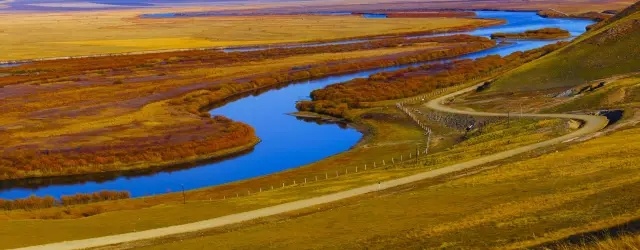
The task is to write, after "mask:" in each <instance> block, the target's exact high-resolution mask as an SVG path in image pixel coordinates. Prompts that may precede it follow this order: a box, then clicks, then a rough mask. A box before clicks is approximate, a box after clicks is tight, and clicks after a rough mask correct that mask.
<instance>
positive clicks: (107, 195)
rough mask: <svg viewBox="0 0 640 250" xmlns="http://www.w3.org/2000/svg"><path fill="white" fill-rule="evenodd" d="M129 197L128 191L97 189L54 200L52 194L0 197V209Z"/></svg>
mask: <svg viewBox="0 0 640 250" xmlns="http://www.w3.org/2000/svg"><path fill="white" fill-rule="evenodd" d="M130 197H131V194H130V193H129V192H120V191H99V192H95V193H92V194H75V195H69V196H62V198H61V199H60V200H56V199H55V198H53V197H52V196H45V197H38V196H30V197H28V198H24V199H17V200H3V199H0V210H35V209H45V208H51V207H55V206H70V205H77V204H87V203H94V202H101V201H109V200H122V199H129V198H130Z"/></svg>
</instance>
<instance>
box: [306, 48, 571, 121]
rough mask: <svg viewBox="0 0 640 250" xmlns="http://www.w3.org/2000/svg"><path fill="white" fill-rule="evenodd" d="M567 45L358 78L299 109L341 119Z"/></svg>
mask: <svg viewBox="0 0 640 250" xmlns="http://www.w3.org/2000/svg"><path fill="white" fill-rule="evenodd" d="M564 44H565V43H556V44H552V45H548V46H545V47H542V48H539V49H534V50H529V51H526V52H515V53H513V54H511V55H508V56H506V57H500V56H497V55H492V56H486V57H483V58H480V59H476V60H469V59H466V60H457V61H453V62H450V63H436V64H428V65H423V66H420V67H410V68H407V69H402V70H397V71H393V72H384V73H379V74H375V75H373V76H371V77H369V78H368V79H362V78H361V79H354V80H352V81H348V82H344V83H339V84H334V85H330V86H327V87H325V88H324V89H319V90H314V91H313V92H312V93H311V99H312V101H302V102H298V104H297V105H296V107H297V108H298V110H301V111H310V112H316V113H321V114H327V115H332V116H338V117H341V116H342V115H343V114H344V112H345V111H346V110H347V109H349V108H358V107H360V106H361V105H360V103H361V102H373V101H382V100H392V99H399V98H405V97H410V96H416V95H418V94H421V93H427V92H431V91H433V90H435V89H439V88H445V87H449V86H453V85H456V84H461V83H465V82H467V81H469V80H473V79H477V78H480V77H485V76H488V75H490V74H491V73H493V72H495V71H496V70H506V69H510V68H514V67H516V66H518V65H521V64H523V63H525V62H528V61H531V60H534V59H536V58H539V57H541V56H543V55H545V54H548V53H550V52H551V51H553V50H555V49H557V48H559V47H561V46H563V45H564Z"/></svg>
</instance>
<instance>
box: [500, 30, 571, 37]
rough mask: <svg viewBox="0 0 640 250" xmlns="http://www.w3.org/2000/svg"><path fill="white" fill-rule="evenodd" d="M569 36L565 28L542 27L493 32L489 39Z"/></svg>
mask: <svg viewBox="0 0 640 250" xmlns="http://www.w3.org/2000/svg"><path fill="white" fill-rule="evenodd" d="M567 37H571V33H569V31H567V30H563V29H559V28H543V29H537V30H527V31H525V32H522V33H493V34H491V39H559V38H567Z"/></svg>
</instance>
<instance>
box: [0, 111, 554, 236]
mask: <svg viewBox="0 0 640 250" xmlns="http://www.w3.org/2000/svg"><path fill="white" fill-rule="evenodd" d="M371 112H374V113H375V114H377V116H380V117H386V118H384V120H383V121H384V122H381V120H369V121H365V122H366V123H370V124H371V125H372V127H373V128H375V133H376V134H377V135H378V136H375V137H373V138H371V139H370V140H366V141H365V143H363V144H360V145H359V146H358V147H356V148H355V149H354V150H352V151H349V152H346V153H344V154H341V155H338V156H335V157H331V158H328V159H326V160H323V161H320V162H318V163H314V164H313V165H312V166H310V167H309V168H303V169H300V170H295V171H298V172H300V171H303V173H305V172H304V171H306V174H302V175H300V174H299V173H298V175H293V176H291V175H289V176H288V177H287V173H286V172H285V173H281V174H277V175H275V177H274V178H263V179H266V182H263V183H262V186H261V187H263V188H264V189H263V190H266V189H269V185H274V184H275V185H276V190H275V191H269V192H263V193H260V194H256V195H251V196H248V197H240V198H237V199H226V200H218V199H217V198H218V195H220V194H224V193H229V192H228V191H227V190H225V189H223V191H221V192H218V191H215V190H212V189H203V190H197V191H193V192H188V193H187V198H188V199H189V202H188V203H187V204H186V205H183V204H181V199H182V197H181V196H180V194H170V195H165V196H158V197H149V198H143V199H134V200H129V201H127V200H122V201H114V202H106V203H98V204H91V205H86V206H74V207H69V208H56V209H48V210H41V211H13V212H6V213H3V214H0V248H11V247H19V246H27V245H33V244H42V243H48V242H56V241H62V240H71V239H81V238H87V237H96V236H104V235H109V234H115V233H125V232H131V231H134V230H145V229H152V228H157V227H163V226H169V225H176V224H182V223H188V222H193V221H198V220H203V219H208V218H214V217H218V216H222V215H226V214H231V213H237V212H241V211H247V210H252V209H257V208H261V207H265V206H269V205H275V204H280V203H284V202H289V201H294V200H298V199H303V198H309V197H314V196H318V195H322V194H327V193H333V192H336V191H341V190H347V189H350V188H355V187H359V186H362V185H365V184H371V183H375V182H378V181H381V180H387V179H390V178H397V177H401V176H406V175H409V174H414V173H417V172H421V171H425V168H400V169H395V168H391V169H386V170H385V169H377V170H373V171H366V172H362V168H360V172H359V173H358V174H352V175H349V176H347V177H344V176H341V177H339V178H333V176H334V175H333V174H331V175H330V176H329V177H330V179H329V180H327V181H320V182H318V183H310V184H309V185H298V186H296V187H287V188H284V189H279V188H278V186H277V185H279V183H281V182H282V181H283V180H288V181H287V185H291V182H292V181H291V180H297V181H298V182H297V183H301V182H303V178H301V177H307V176H308V177H310V178H309V180H313V177H312V176H314V175H312V174H311V173H314V172H313V171H316V172H315V173H316V175H317V174H320V176H321V178H322V177H324V174H322V173H324V172H325V171H327V172H329V173H334V171H340V172H341V175H342V173H343V172H344V169H345V166H353V164H354V163H356V164H358V165H360V166H362V165H363V163H364V162H368V163H371V160H372V159H375V160H376V161H377V162H378V167H380V161H381V160H380V159H381V158H382V159H384V158H386V159H387V161H388V160H389V158H390V157H391V156H396V157H397V155H398V154H399V153H401V152H406V153H407V154H408V153H409V152H412V151H413V150H414V149H415V145H416V143H418V142H420V141H421V140H422V139H423V137H422V133H420V130H418V129H417V127H416V126H414V125H412V124H411V123H410V122H409V121H408V120H406V119H405V118H404V116H403V115H402V114H401V113H399V111H396V110H395V109H392V110H387V111H385V110H384V109H374V110H371ZM394 117H395V118H394ZM389 118H391V120H388V119H389ZM532 131H538V133H531V132H532ZM564 132H566V130H565V126H564V122H562V121H555V120H546V121H534V122H532V121H529V120H522V121H515V122H514V121H512V123H511V126H510V127H509V128H507V126H506V124H505V122H502V123H498V124H495V125H492V126H491V127H488V128H486V129H485V133H484V134H481V135H474V136H473V137H472V138H471V139H470V140H467V141H465V142H463V143H462V144H459V145H457V146H454V147H452V148H449V149H448V150H445V151H442V152H440V153H434V154H433V155H432V159H433V160H432V161H433V162H437V163H438V164H436V165H433V166H430V167H433V168H437V167H442V166H446V165H449V164H451V163H453V162H460V161H465V160H469V159H471V158H474V157H477V156H478V155H481V154H487V153H491V152H497V151H502V150H506V149H509V148H514V147H518V146H520V145H522V144H529V143H532V142H537V141H542V140H546V139H548V138H552V137H556V136H557V135H558V134H559V133H564ZM454 134H455V135H457V136H459V135H460V134H459V133H454ZM513 137H518V140H516V141H513V140H512V138H513ZM389 142H394V143H389ZM405 156H406V155H405ZM366 160H369V161H366ZM369 167H371V165H369ZM350 172H351V173H353V172H354V169H353V168H351V169H350ZM294 173H295V172H294ZM279 175H281V176H279ZM283 176H284V177H283ZM286 178H290V179H286ZM251 181H261V180H251ZM278 181H279V182H278ZM247 182H250V181H247ZM237 184H238V185H231V186H235V187H237V189H236V191H233V190H231V191H233V192H232V193H229V195H228V196H227V197H230V196H232V195H231V194H233V193H235V192H240V191H241V192H244V194H246V190H247V189H246V188H245V189H243V188H242V185H243V183H242V182H240V183H237ZM245 186H248V187H251V185H250V184H249V183H245ZM251 189H252V190H253V191H252V193H255V192H256V190H257V188H251ZM238 190H239V191H238ZM210 197H213V198H214V200H213V201H210V200H209V198H210ZM158 201H160V203H161V204H162V205H155V206H154V205H152V204H154V203H156V204H157V202H158ZM109 207H119V209H123V208H124V207H129V208H130V209H132V210H123V211H116V212H111V213H104V214H100V215H97V216H92V217H88V218H80V219H71V220H51V219H49V220H46V219H47V218H64V217H65V216H66V214H67V213H71V214H75V213H88V214H91V213H93V212H96V211H98V212H99V211H100V210H103V211H104V210H108V209H109ZM141 207H146V208H145V209H140V208H141ZM25 218H34V219H25ZM35 218H41V219H45V220H39V219H35Z"/></svg>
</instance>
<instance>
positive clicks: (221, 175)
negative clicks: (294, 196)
mask: <svg viewBox="0 0 640 250" xmlns="http://www.w3.org/2000/svg"><path fill="white" fill-rule="evenodd" d="M477 14H478V16H479V17H483V18H501V19H505V20H507V23H506V24H504V25H500V26H495V27H489V28H483V29H479V30H475V31H471V32H465V33H466V34H472V35H480V36H488V35H490V34H491V33H494V32H521V31H525V30H530V29H537V28H543V27H558V28H563V29H567V30H569V31H570V32H571V34H572V35H574V36H578V35H580V34H581V33H583V32H584V31H585V28H586V26H588V25H590V24H592V23H593V22H591V21H588V20H576V19H549V18H542V17H539V16H537V15H536V14H535V13H533V12H503V11H479V12H478V13H477ZM554 42H555V41H530V40H519V41H512V42H509V43H506V44H503V45H500V46H497V47H495V48H491V49H488V50H485V51H481V52H477V53H473V54H469V55H465V56H463V57H461V58H478V57H483V56H486V55H491V54H499V55H503V56H504V55H508V54H510V53H512V52H515V51H524V50H529V49H534V48H538V47H541V46H544V45H547V44H550V43H554ZM408 66H409V65H406V66H396V67H389V68H380V69H375V70H367V71H361V72H357V73H353V74H346V75H341V76H332V77H326V78H321V79H317V80H311V81H305V82H300V83H297V84H291V85H288V86H286V87H282V88H279V89H273V90H269V91H266V92H264V93H261V94H258V95H255V96H249V97H245V98H242V99H239V100H236V101H233V102H230V103H228V104H226V105H224V106H222V107H219V108H216V109H214V110H212V111H211V114H213V115H223V116H226V117H229V118H231V119H233V120H236V121H240V122H244V123H247V124H249V125H250V126H252V127H254V128H255V129H256V132H257V134H258V136H259V137H260V138H261V139H262V142H261V143H260V144H258V145H257V146H256V147H255V149H254V150H253V151H251V152H248V153H246V154H243V155H240V156H237V157H233V158H229V159H226V160H222V161H219V162H215V163H208V164H200V165H198V166H195V167H191V168H184V169H177V170H172V171H164V172H155V173H148V174H140V175H130V176H127V177H125V176H122V177H113V178H108V179H106V180H105V179H100V180H99V181H98V180H82V181H77V182H74V181H69V180H67V182H66V184H60V182H56V181H50V182H48V183H46V185H44V184H43V183H39V184H38V185H36V186H33V185H31V186H30V187H28V188H27V187H26V186H29V185H27V184H12V183H9V182H5V183H3V182H0V198H4V199H16V198H23V197H27V196H29V195H38V196H45V195H52V196H54V197H60V196H61V195H68V194H75V193H90V192H95V191H100V190H127V191H129V192H131V194H132V196H134V197H139V196H146V195H153V194H160V193H166V192H176V191H179V190H181V189H182V186H183V185H184V188H185V189H186V190H189V189H196V188H202V187H207V186H215V185H220V184H224V183H229V182H234V181H239V180H245V179H249V178H253V177H258V176H264V175H268V174H272V173H276V172H281V171H284V170H287V169H292V168H296V167H300V166H303V165H305V164H309V163H312V162H316V161H319V160H321V159H323V158H326V157H329V156H332V155H335V154H338V153H341V152H344V151H346V150H348V149H349V148H351V147H353V146H354V145H355V144H356V143H357V142H358V141H359V140H360V139H361V137H362V135H361V133H359V132H358V131H357V130H355V129H353V128H351V127H348V126H344V125H337V124H318V123H315V122H305V121H301V120H299V119H297V118H295V117H293V116H290V115H288V113H291V112H295V111H296V109H295V102H296V101H298V100H301V99H308V98H309V97H308V96H309V94H310V92H311V91H313V90H315V89H319V88H323V87H324V86H327V85H331V84H336V83H340V82H344V81H348V80H351V79H354V78H363V77H368V76H369V75H371V74H374V73H378V72H383V71H393V70H397V69H400V68H404V67H408Z"/></svg>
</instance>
